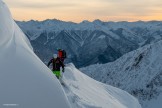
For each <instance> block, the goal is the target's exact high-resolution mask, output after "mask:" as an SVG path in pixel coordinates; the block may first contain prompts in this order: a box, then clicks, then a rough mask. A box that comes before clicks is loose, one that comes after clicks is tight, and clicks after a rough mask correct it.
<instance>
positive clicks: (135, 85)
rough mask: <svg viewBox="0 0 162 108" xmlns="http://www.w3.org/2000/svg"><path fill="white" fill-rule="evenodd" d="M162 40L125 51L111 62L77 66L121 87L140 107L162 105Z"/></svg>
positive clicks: (151, 107) (98, 78)
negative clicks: (83, 66) (128, 51)
mask: <svg viewBox="0 0 162 108" xmlns="http://www.w3.org/2000/svg"><path fill="white" fill-rule="evenodd" d="M161 55H162V41H158V42H156V43H153V44H150V45H147V46H144V47H141V48H139V49H137V50H135V51H132V52H130V53H127V54H125V55H124V56H122V57H121V58H119V59H117V60H116V61H115V62H112V63H107V64H96V65H92V66H89V67H85V68H82V69H80V70H81V71H83V72H84V73H86V74H87V75H88V76H90V77H92V78H94V79H96V80H98V81H101V82H103V83H107V84H110V85H113V86H115V87H118V88H120V89H123V90H125V91H127V92H129V93H131V94H132V95H134V96H136V97H137V98H138V99H139V102H140V103H141V104H142V107H143V108H160V107H161V106H162V103H161V102H160V101H161V97H162V96H161V95H162V66H161V65H162V56H161Z"/></svg>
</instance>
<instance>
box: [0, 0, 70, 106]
mask: <svg viewBox="0 0 162 108" xmlns="http://www.w3.org/2000/svg"><path fill="white" fill-rule="evenodd" d="M0 85H1V87H0V108H4V107H8V106H13V107H21V108H70V105H69V103H68V100H67V97H66V95H65V93H64V91H63V89H62V87H61V85H60V84H59V82H58V80H57V78H56V77H55V76H54V75H53V74H52V72H51V71H50V70H49V69H48V68H47V67H46V66H45V65H44V64H43V63H42V62H41V60H40V59H39V58H38V57H37V56H36V55H35V54H34V52H33V51H32V47H31V45H30V43H29V40H28V39H27V38H26V36H25V35H24V34H23V32H22V31H21V30H20V28H19V27H18V26H17V24H16V23H15V22H14V20H13V19H12V16H11V14H10V12H9V10H8V8H7V6H6V5H5V3H3V1H2V0H0Z"/></svg>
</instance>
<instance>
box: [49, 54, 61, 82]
mask: <svg viewBox="0 0 162 108" xmlns="http://www.w3.org/2000/svg"><path fill="white" fill-rule="evenodd" d="M51 63H52V66H53V69H52V71H53V73H54V74H55V75H56V77H57V78H58V79H59V78H60V77H61V72H60V68H61V67H62V72H64V64H63V62H62V61H61V60H60V58H59V57H58V56H57V54H54V55H53V58H52V59H51V60H50V61H49V62H48V65H47V66H48V67H49V66H50V64H51Z"/></svg>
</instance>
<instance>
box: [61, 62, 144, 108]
mask: <svg viewBox="0 0 162 108" xmlns="http://www.w3.org/2000/svg"><path fill="white" fill-rule="evenodd" d="M63 80H64V82H65V86H64V90H65V92H66V94H67V96H68V99H69V101H70V103H71V105H72V107H73V108H141V105H140V104H139V103H138V101H137V99H135V98H134V97H133V96H131V95H130V94H128V93H127V92H125V91H123V90H120V89H117V88H115V87H112V86H109V85H105V84H103V83H100V82H98V81H95V80H93V79H91V78H90V77H88V76H86V75H84V74H83V73H81V72H80V71H79V70H77V69H76V68H75V67H74V65H73V64H68V65H66V68H65V73H64V77H63Z"/></svg>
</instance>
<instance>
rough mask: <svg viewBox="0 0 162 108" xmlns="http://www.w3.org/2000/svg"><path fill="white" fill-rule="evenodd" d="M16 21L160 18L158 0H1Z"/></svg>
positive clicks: (161, 6) (160, 7)
mask: <svg viewBox="0 0 162 108" xmlns="http://www.w3.org/2000/svg"><path fill="white" fill-rule="evenodd" d="M4 1H5V2H6V3H7V5H8V7H9V8H10V10H11V13H12V15H13V17H14V19H15V20H18V21H28V20H31V19H33V20H39V21H42V20H46V19H59V20H63V21H72V22H81V21H83V20H89V21H93V20H95V19H100V20H102V21H130V22H132V21H139V20H142V21H150V20H159V21H162V3H161V0H136V1H134V2H132V1H130V0H123V1H121V0H71V1H69V2H68V3H67V0H59V1H58V0H55V1H53V0H46V1H44V0H35V1H34V2H33V1H32V0H28V1H26V0H21V2H20V0H12V1H11V0H4Z"/></svg>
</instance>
